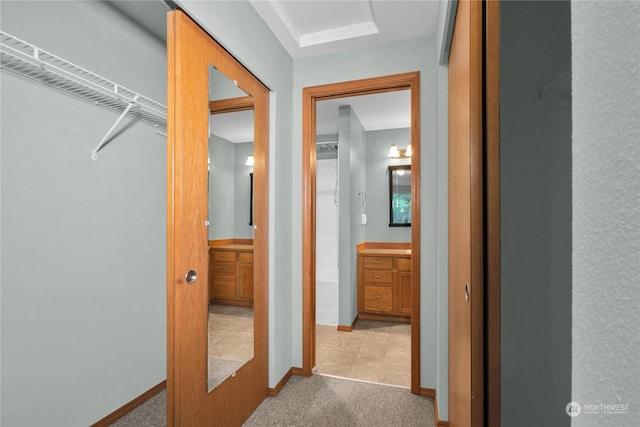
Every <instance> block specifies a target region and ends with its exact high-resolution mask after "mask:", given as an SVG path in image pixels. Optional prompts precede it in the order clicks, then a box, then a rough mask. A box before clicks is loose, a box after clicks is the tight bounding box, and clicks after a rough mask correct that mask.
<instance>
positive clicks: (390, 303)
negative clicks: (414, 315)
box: [357, 242, 411, 323]
mask: <svg viewBox="0 0 640 427" xmlns="http://www.w3.org/2000/svg"><path fill="white" fill-rule="evenodd" d="M357 253H358V314H359V317H360V319H370V320H385V321H395V322H404V323H410V322H411V244H410V243H386V242H363V243H360V244H359V245H358V246H357Z"/></svg>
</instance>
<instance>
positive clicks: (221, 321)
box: [209, 304, 253, 360]
mask: <svg viewBox="0 0 640 427" xmlns="http://www.w3.org/2000/svg"><path fill="white" fill-rule="evenodd" d="M209 357H216V358H219V359H228V360H249V359H251V358H252V357H253V308H246V307H236V306H233V305H219V304H215V305H210V306H209Z"/></svg>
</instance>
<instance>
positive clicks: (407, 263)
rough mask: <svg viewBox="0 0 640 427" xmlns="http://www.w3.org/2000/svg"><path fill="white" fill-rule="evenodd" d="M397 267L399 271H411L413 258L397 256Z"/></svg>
mask: <svg viewBox="0 0 640 427" xmlns="http://www.w3.org/2000/svg"><path fill="white" fill-rule="evenodd" d="M396 269H397V270H398V271H411V258H396Z"/></svg>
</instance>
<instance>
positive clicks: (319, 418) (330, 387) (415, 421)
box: [244, 375, 435, 427]
mask: <svg viewBox="0 0 640 427" xmlns="http://www.w3.org/2000/svg"><path fill="white" fill-rule="evenodd" d="M244 425H245V426H247V427H252V426H327V427H333V426H341V427H343V426H362V427H365V426H366V427H389V426H425V427H433V426H435V415H434V409H433V402H432V400H431V399H427V398H424V397H420V396H416V395H413V394H411V392H410V391H409V390H408V389H406V388H401V387H394V386H387V385H382V384H373V383H367V382H362V381H357V380H348V379H343V378H335V377H329V376H323V375H314V376H312V377H308V378H305V377H297V376H294V377H292V378H291V379H290V380H289V382H288V383H287V385H286V386H285V387H284V388H283V389H282V391H281V392H280V394H278V396H276V397H268V398H267V399H266V400H265V401H264V402H262V404H261V405H260V406H259V407H258V409H256V411H255V412H254V413H253V415H251V417H250V418H249V419H248V420H247V422H246V423H245V424H244Z"/></svg>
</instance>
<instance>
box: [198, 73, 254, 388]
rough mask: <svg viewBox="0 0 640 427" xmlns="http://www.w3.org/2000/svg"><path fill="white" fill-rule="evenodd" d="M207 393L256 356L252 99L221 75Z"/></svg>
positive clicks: (212, 92)
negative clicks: (251, 213)
mask: <svg viewBox="0 0 640 427" xmlns="http://www.w3.org/2000/svg"><path fill="white" fill-rule="evenodd" d="M209 110H210V113H211V115H210V121H209V233H208V236H209V306H208V310H209V317H208V388H209V390H213V389H214V388H216V387H217V386H219V385H220V384H222V382H224V381H225V380H226V379H228V378H229V377H232V376H234V375H235V373H236V371H237V370H238V369H240V368H241V367H242V366H243V365H244V364H245V363H247V362H248V361H250V360H251V359H252V358H253V353H254V334H253V331H254V311H253V227H252V226H251V224H252V220H251V218H250V217H249V215H248V214H249V213H250V210H251V197H252V194H251V193H252V182H251V181H250V179H248V175H249V176H251V175H250V174H251V173H252V172H253V162H252V161H248V158H249V157H250V156H251V159H253V141H254V114H253V113H254V110H253V98H252V97H251V96H249V95H248V94H247V93H245V92H244V91H242V89H240V88H239V87H237V85H236V84H235V82H233V81H231V80H230V79H228V78H227V77H226V76H224V75H223V74H222V73H221V72H220V71H219V70H217V69H216V68H214V67H210V72H209Z"/></svg>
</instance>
